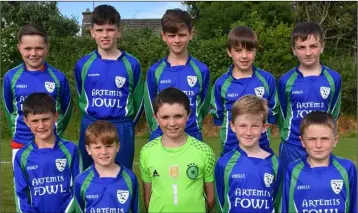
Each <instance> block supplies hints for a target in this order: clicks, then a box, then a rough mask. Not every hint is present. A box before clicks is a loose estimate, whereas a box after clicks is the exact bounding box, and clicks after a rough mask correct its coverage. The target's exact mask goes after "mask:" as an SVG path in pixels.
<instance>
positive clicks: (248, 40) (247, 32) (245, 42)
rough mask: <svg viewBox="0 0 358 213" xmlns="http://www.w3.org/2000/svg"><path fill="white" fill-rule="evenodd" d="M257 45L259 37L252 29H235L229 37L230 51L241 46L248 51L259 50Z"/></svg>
mask: <svg viewBox="0 0 358 213" xmlns="http://www.w3.org/2000/svg"><path fill="white" fill-rule="evenodd" d="M257 45H258V44H257V35H256V33H255V32H254V31H253V30H252V29H251V28H250V27H246V26H238V27H235V28H234V29H232V30H231V31H230V32H229V34H228V36H227V48H228V50H231V49H232V48H236V47H239V46H241V47H242V48H245V49H248V50H251V49H257Z"/></svg>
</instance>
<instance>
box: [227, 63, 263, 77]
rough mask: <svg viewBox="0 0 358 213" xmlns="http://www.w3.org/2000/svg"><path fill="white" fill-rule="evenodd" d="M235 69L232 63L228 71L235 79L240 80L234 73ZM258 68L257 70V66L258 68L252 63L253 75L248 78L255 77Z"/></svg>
mask: <svg viewBox="0 0 358 213" xmlns="http://www.w3.org/2000/svg"><path fill="white" fill-rule="evenodd" d="M233 69H234V65H233V64H231V65H230V67H229V70H228V73H229V75H230V76H231V77H232V78H233V79H236V80H238V79H237V78H235V77H234V75H233V74H232V71H233ZM256 70H257V68H256V67H255V66H254V65H252V76H251V77H247V78H254V77H255V76H256Z"/></svg>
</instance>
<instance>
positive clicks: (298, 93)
mask: <svg viewBox="0 0 358 213" xmlns="http://www.w3.org/2000/svg"><path fill="white" fill-rule="evenodd" d="M301 94H303V90H294V91H292V95H301Z"/></svg>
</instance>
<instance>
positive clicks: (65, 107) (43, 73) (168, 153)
mask: <svg viewBox="0 0 358 213" xmlns="http://www.w3.org/2000/svg"><path fill="white" fill-rule="evenodd" d="M120 20H121V16H120V14H119V12H118V11H117V10H116V9H115V8H114V7H113V6H110V5H99V6H97V7H96V8H94V11H93V13H92V16H91V29H90V34H91V37H92V38H93V40H94V41H95V42H96V45H97V49H96V50H94V51H93V52H91V53H88V54H87V55H85V56H83V57H82V58H79V59H78V61H77V63H76V64H74V65H73V67H74V69H73V76H71V78H73V79H74V80H75V87H76V90H77V94H71V91H70V83H69V81H68V79H67V78H68V77H69V76H67V77H66V76H65V74H64V73H63V72H61V71H60V70H58V69H57V68H56V67H54V66H52V65H50V64H49V63H47V62H46V56H47V55H48V51H49V35H48V34H47V32H46V29H44V28H43V26H39V25H38V24H37V23H30V24H26V25H24V26H22V27H21V29H20V30H19V32H18V44H17V48H18V50H19V52H20V54H21V56H22V59H23V63H21V64H20V65H18V66H17V67H14V68H11V69H9V70H8V72H6V73H5V76H4V79H3V88H2V93H3V100H2V101H3V103H4V105H5V106H4V111H5V114H6V118H7V122H8V124H9V126H10V127H11V132H12V139H11V148H12V164H13V177H14V194H15V198H14V201H15V202H14V204H13V205H14V206H16V212H26V213H28V212H33V213H35V212H43V213H52V212H89V213H125V212H210V211H211V212H238V213H249V212H263V213H269V212H278V213H281V212H282V213H291V212H296V213H357V211H358V210H357V171H356V166H355V165H354V163H353V162H352V161H351V160H348V159H345V158H341V157H339V156H336V155H334V154H333V153H332V151H333V149H334V147H336V145H337V146H339V143H338V140H339V134H338V128H337V119H338V117H339V114H340V109H341V87H342V79H341V75H340V74H339V73H338V72H337V71H335V70H333V69H331V68H329V67H328V66H326V64H322V63H321V61H320V55H321V54H322V53H323V51H324V48H325V42H324V38H325V36H324V32H323V30H322V28H321V26H320V25H319V24H318V23H314V22H302V23H297V24H296V26H295V27H294V29H292V34H291V47H292V48H291V49H292V52H293V54H294V56H296V58H297V61H298V64H297V66H296V67H291V68H290V67H288V68H287V72H286V73H285V74H283V75H282V76H280V77H279V79H275V77H274V76H273V74H272V73H270V72H268V71H265V70H263V69H260V68H258V67H256V66H254V65H253V64H254V62H255V57H256V54H257V50H258V44H259V38H258V37H257V36H256V33H255V32H254V30H255V29H252V28H250V27H247V26H237V27H234V28H233V29H231V31H230V32H229V34H228V35H227V49H226V51H227V55H228V57H230V58H231V59H232V63H231V65H230V66H229V67H228V70H227V72H225V73H224V74H223V75H221V76H220V77H219V78H217V79H216V80H215V81H214V83H213V84H211V81H210V70H209V67H208V66H207V65H206V64H204V63H202V62H201V61H200V55H197V56H196V57H197V58H196V57H193V56H192V55H190V53H189V52H188V45H189V42H190V41H191V40H192V38H193V36H195V35H194V33H193V24H192V17H191V16H190V15H189V13H188V12H187V11H183V10H180V9H169V10H167V11H166V12H165V14H164V15H163V17H162V19H161V25H162V30H161V39H162V40H163V42H165V44H166V45H167V47H168V52H169V54H168V55H167V56H166V57H164V58H162V59H159V58H158V61H157V62H155V61H153V64H152V66H150V68H149V69H148V71H147V72H146V74H144V73H145V72H143V70H142V69H141V65H140V62H139V61H138V60H137V58H136V57H135V56H132V55H130V53H128V52H126V51H124V50H122V49H121V48H120V47H118V41H119V39H120V37H121V30H120ZM74 45H75V44H74ZM289 69H291V70H289ZM74 96H77V103H73V97H74ZM74 104H77V105H78V108H79V110H80V112H81V121H80V134H79V136H78V143H77V141H76V143H74V142H73V141H68V140H66V139H64V138H62V135H63V133H64V131H65V130H66V127H68V124H69V122H70V118H71V114H72V110H73V105H74ZM144 113H145V118H146V123H147V124H148V127H149V130H148V132H150V135H149V138H148V140H147V141H148V142H147V143H146V144H145V145H144V146H143V147H139V146H138V145H136V143H135V136H136V134H135V127H136V125H137V123H138V121H139V119H140V117H141V116H142V114H144ZM207 116H212V118H213V119H212V120H213V123H214V124H215V126H218V128H217V129H218V131H219V132H218V135H219V137H217V143H220V144H221V151H220V156H216V154H215V153H214V151H213V149H212V147H211V146H210V145H208V144H207V143H206V142H205V140H203V134H202V126H203V120H204V118H205V117H207ZM275 125H276V126H277V127H278V129H279V134H280V146H279V151H278V153H274V151H273V150H272V148H271V146H270V139H271V135H272V134H271V133H272V128H273V127H274V126H275ZM212 131H216V129H213V130H212ZM135 149H139V150H140V157H139V167H140V174H135V173H134V172H133V171H132V170H133V161H134V154H135Z"/></svg>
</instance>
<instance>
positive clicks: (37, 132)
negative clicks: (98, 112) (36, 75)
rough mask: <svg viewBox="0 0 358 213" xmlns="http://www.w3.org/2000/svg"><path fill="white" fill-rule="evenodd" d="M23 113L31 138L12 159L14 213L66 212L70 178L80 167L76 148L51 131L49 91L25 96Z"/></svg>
mask: <svg viewBox="0 0 358 213" xmlns="http://www.w3.org/2000/svg"><path fill="white" fill-rule="evenodd" d="M23 113H24V117H23V119H24V122H25V124H26V125H27V126H28V127H29V128H30V130H31V132H32V133H33V134H34V136H35V139H34V140H30V141H28V143H26V145H25V146H24V147H22V148H21V149H20V150H19V151H18V152H17V153H16V156H15V159H14V177H15V181H14V183H15V202H16V212H69V211H71V208H70V207H71V204H72V202H73V190H72V187H73V180H74V179H75V177H76V176H77V175H78V174H79V173H80V172H81V169H82V168H81V167H82V165H81V157H80V153H79V150H78V148H77V146H76V145H75V144H74V143H72V142H70V141H67V140H64V139H62V138H60V137H59V136H57V135H56V134H55V132H54V127H55V124H56V120H57V118H58V112H57V111H56V102H55V100H54V99H53V98H52V97H51V96H50V95H49V94H47V93H32V94H31V95H29V96H28V97H27V98H26V99H25V101H24V102H23Z"/></svg>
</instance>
